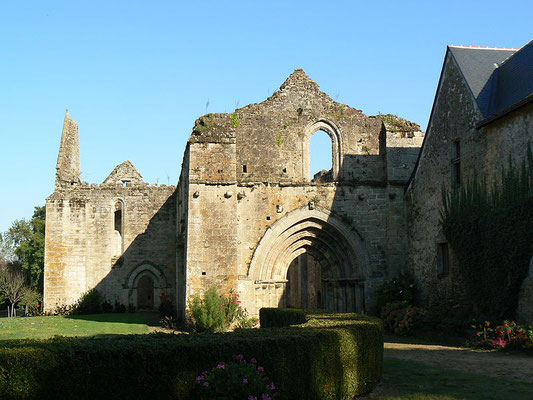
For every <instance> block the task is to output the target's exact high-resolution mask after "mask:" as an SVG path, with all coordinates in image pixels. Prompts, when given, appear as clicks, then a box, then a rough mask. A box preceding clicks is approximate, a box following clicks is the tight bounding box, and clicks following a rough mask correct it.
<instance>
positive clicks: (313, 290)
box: [248, 207, 369, 312]
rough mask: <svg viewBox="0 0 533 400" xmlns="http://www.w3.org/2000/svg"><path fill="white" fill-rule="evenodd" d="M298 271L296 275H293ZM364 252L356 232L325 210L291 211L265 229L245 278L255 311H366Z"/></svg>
mask: <svg viewBox="0 0 533 400" xmlns="http://www.w3.org/2000/svg"><path fill="white" fill-rule="evenodd" d="M294 271H296V272H294ZM368 276H369V261H368V255H367V251H366V249H365V246H364V244H363V242H362V240H361V238H360V237H359V236H358V235H357V233H356V232H355V231H354V230H352V229H351V228H350V227H348V226H347V225H346V224H344V223H343V222H342V221H340V220H339V219H338V218H336V217H334V216H333V215H332V214H331V213H330V212H329V211H328V210H324V209H313V210H310V209H308V207H305V208H301V209H298V210H295V211H293V212H291V213H289V214H287V215H286V216H285V217H283V218H282V219H280V220H279V221H277V222H276V223H275V224H273V225H272V226H271V227H269V228H268V229H267V231H266V233H265V234H264V236H263V237H262V239H261V240H260V242H259V245H258V246H257V248H256V250H255V252H254V255H253V257H252V261H251V263H250V269H249V274H248V277H249V279H251V280H252V281H253V284H254V292H255V306H256V309H257V310H258V309H259V308H261V307H278V306H281V307H285V306H296V307H311V308H315V307H318V308H326V309H331V310H338V311H357V312H363V311H364V286H365V280H366V277H368Z"/></svg>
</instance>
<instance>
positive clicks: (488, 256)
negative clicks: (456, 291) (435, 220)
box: [441, 146, 533, 319]
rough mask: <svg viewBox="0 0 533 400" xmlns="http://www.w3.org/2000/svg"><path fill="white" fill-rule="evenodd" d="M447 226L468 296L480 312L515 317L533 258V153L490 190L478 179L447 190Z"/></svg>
mask: <svg viewBox="0 0 533 400" xmlns="http://www.w3.org/2000/svg"><path fill="white" fill-rule="evenodd" d="M441 223H442V227H443V231H444V234H445V236H446V238H447V240H448V242H449V243H450V245H451V247H452V249H453V251H454V253H455V255H456V256H457V260H458V264H459V271H460V273H461V275H462V276H463V278H464V281H465V284H466V287H467V290H468V294H469V296H470V298H471V300H472V301H473V302H474V303H475V304H476V305H477V307H478V309H479V311H480V312H481V313H483V314H485V315H487V316H490V317H493V318H498V319H500V318H514V317H515V313H516V308H517V304H518V293H519V290H520V286H521V284H522V282H523V280H524V278H525V277H526V276H527V272H528V267H529V260H530V258H531V256H533V155H532V152H531V147H530V146H528V149H527V156H526V159H525V160H524V162H523V163H522V165H520V166H513V165H512V163H511V162H510V161H509V166H508V167H507V168H506V169H505V170H504V171H502V176H501V182H498V183H494V184H493V185H492V187H489V185H488V184H487V182H486V180H485V179H484V178H479V177H477V176H475V177H474V178H473V179H472V180H471V181H470V182H468V183H467V184H465V185H463V186H462V187H461V188H457V189H455V190H452V191H449V192H448V191H446V190H443V208H442V212H441Z"/></svg>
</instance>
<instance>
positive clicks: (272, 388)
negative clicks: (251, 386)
mask: <svg viewBox="0 0 533 400" xmlns="http://www.w3.org/2000/svg"><path fill="white" fill-rule="evenodd" d="M268 388H269V389H270V390H274V389H275V388H276V385H274V382H270V383H269V384H268Z"/></svg>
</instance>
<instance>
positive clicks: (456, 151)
mask: <svg viewBox="0 0 533 400" xmlns="http://www.w3.org/2000/svg"><path fill="white" fill-rule="evenodd" d="M460 184H461V142H460V141H459V139H457V140H454V141H453V142H452V185H454V186H459V185H460Z"/></svg>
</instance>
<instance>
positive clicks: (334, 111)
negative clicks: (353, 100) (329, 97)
mask: <svg viewBox="0 0 533 400" xmlns="http://www.w3.org/2000/svg"><path fill="white" fill-rule="evenodd" d="M344 111H345V106H344V104H336V105H334V106H333V105H332V106H330V111H329V113H328V114H329V115H330V116H332V117H333V118H335V119H341V118H342V117H344Z"/></svg>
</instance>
